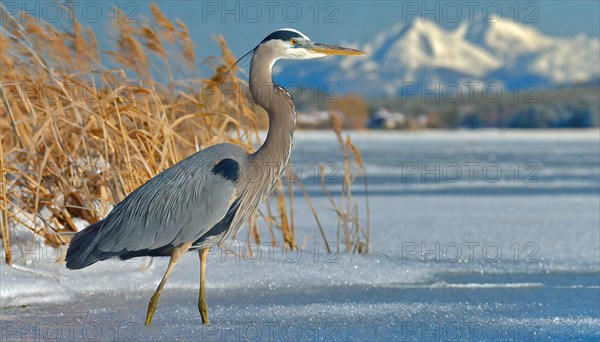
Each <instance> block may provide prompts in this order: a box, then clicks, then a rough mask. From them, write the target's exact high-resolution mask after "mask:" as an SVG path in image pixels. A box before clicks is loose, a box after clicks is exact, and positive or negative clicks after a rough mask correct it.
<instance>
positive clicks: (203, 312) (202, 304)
mask: <svg viewBox="0 0 600 342" xmlns="http://www.w3.org/2000/svg"><path fill="white" fill-rule="evenodd" d="M198 311H200V317H201V318H202V323H203V324H208V305H207V304H206V301H199V302H198Z"/></svg>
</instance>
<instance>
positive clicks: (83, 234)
mask: <svg viewBox="0 0 600 342" xmlns="http://www.w3.org/2000/svg"><path fill="white" fill-rule="evenodd" d="M100 227H102V220H100V221H98V222H96V223H94V224H92V225H90V226H88V227H87V228H85V229H84V230H82V231H80V232H78V233H77V234H75V236H74V237H73V239H72V240H71V244H70V245H69V248H68V249H67V257H66V261H67V268H68V269H71V270H77V269H80V268H84V267H88V266H90V265H91V264H93V263H95V262H96V261H100V260H104V259H108V258H110V255H106V253H100V252H99V251H98V250H97V249H96V243H97V239H96V235H97V234H98V232H99V231H100Z"/></svg>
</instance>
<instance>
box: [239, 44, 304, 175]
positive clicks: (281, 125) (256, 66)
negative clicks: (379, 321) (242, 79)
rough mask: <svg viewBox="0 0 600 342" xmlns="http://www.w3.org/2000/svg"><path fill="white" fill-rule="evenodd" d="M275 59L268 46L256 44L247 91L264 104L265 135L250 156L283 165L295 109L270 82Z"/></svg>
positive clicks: (289, 145) (288, 147)
mask: <svg viewBox="0 0 600 342" xmlns="http://www.w3.org/2000/svg"><path fill="white" fill-rule="evenodd" d="M275 61H276V58H275V56H272V55H270V52H269V51H268V50H267V49H265V50H262V49H260V47H259V48H257V50H256V51H255V52H254V55H253V56H252V62H251V64H250V93H251V94H252V97H253V98H254V102H256V103H257V104H258V105H260V106H261V107H263V108H264V109H265V111H266V112H267V114H268V115H269V132H268V134H267V138H266V139H265V142H264V143H263V145H262V146H261V147H260V148H259V149H258V151H256V153H254V155H253V157H254V160H255V161H256V162H270V163H273V162H275V163H276V165H277V166H281V167H282V168H283V167H284V166H285V163H286V162H287V161H288V158H289V155H290V150H291V147H292V140H293V135H294V130H295V128H296V111H295V109H294V103H293V101H292V99H291V97H290V96H289V95H288V94H287V92H286V91H285V90H283V89H282V88H279V87H278V86H277V85H276V84H275V83H274V82H273V77H272V74H271V69H272V67H273V64H274V63H275ZM279 172H281V170H279ZM277 177H279V174H278V175H277Z"/></svg>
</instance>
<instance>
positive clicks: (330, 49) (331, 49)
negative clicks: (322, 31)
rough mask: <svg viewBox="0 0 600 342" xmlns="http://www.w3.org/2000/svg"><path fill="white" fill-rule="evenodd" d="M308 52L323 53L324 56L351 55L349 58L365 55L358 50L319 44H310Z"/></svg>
mask: <svg viewBox="0 0 600 342" xmlns="http://www.w3.org/2000/svg"><path fill="white" fill-rule="evenodd" d="M308 50H310V51H314V52H317V53H324V54H326V55H347V56H348V55H351V56H359V55H364V54H365V53H364V52H362V51H360V50H355V49H350V48H345V47H341V46H335V45H329V44H321V43H312V44H311V46H310V47H309V48H308Z"/></svg>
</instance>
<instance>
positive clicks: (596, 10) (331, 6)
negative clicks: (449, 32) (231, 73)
mask: <svg viewBox="0 0 600 342" xmlns="http://www.w3.org/2000/svg"><path fill="white" fill-rule="evenodd" d="M156 3H157V4H158V5H159V7H160V8H161V9H162V10H163V11H164V12H165V13H166V14H167V15H168V16H169V17H170V18H175V17H178V18H180V19H182V20H183V21H184V22H185V23H186V24H187V25H188V26H189V28H190V30H191V32H192V35H193V37H194V39H195V41H196V43H197V44H198V45H199V49H198V52H199V54H200V55H204V53H203V52H204V51H207V52H209V53H210V51H213V52H216V50H213V48H214V44H211V41H210V37H211V34H212V33H221V34H223V35H224V36H225V38H226V39H227V41H228V42H229V44H230V46H231V48H232V49H233V51H234V52H235V53H236V54H237V55H240V54H241V53H243V52H245V51H247V50H249V49H251V48H253V47H254V45H255V44H256V43H257V42H259V41H260V40H261V39H262V38H263V37H264V36H266V35H267V34H268V33H270V32H272V31H274V30H276V29H278V28H282V27H294V28H297V29H299V30H300V31H302V32H304V33H305V34H307V35H308V36H309V37H311V39H313V40H318V41H323V42H331V43H339V42H340V41H350V42H361V43H364V42H366V41H369V40H370V39H372V37H373V36H375V35H376V34H377V33H378V32H381V31H383V30H385V29H386V28H388V27H390V26H392V25H394V24H395V23H397V22H409V21H411V20H414V19H418V20H422V19H424V20H429V21H435V22H436V23H438V24H440V25H441V26H444V27H447V28H450V27H453V26H456V25H457V22H460V21H466V20H473V19H475V18H477V17H485V18H488V19H489V20H495V18H496V17H498V15H499V16H500V17H501V18H503V19H507V18H510V20H517V21H519V22H522V23H526V24H527V25H533V26H535V27H536V28H538V29H539V30H540V31H542V32H544V33H547V34H550V35H556V36H564V37H568V36H573V35H575V34H578V33H582V32H583V33H585V34H587V35H588V36H593V37H599V36H600V26H599V25H600V24H599V20H600V2H598V1H595V0H591V1H537V2H532V1H522V2H519V3H516V2H514V1H487V2H481V3H479V4H473V1H449V2H445V1H322V2H316V1H269V2H252V1H250V2H243V1H226V2H221V1H204V2H200V1H192V0H186V1H182V0H177V1H157V2H156ZM139 8H140V13H142V14H144V13H147V12H148V3H147V2H139ZM211 46H212V48H211Z"/></svg>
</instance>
